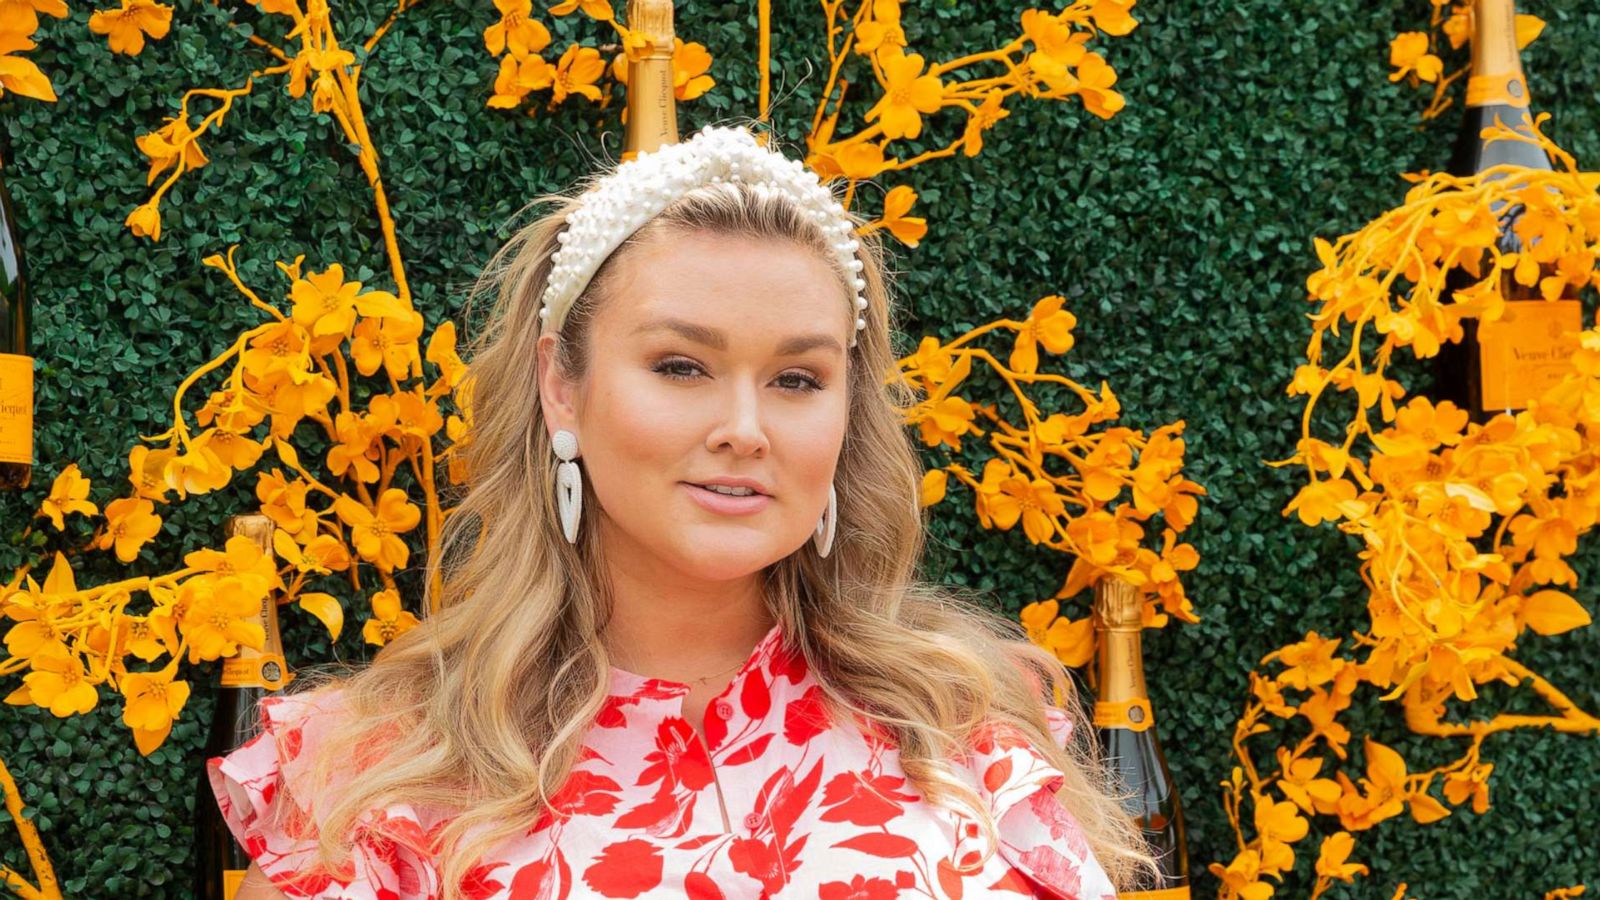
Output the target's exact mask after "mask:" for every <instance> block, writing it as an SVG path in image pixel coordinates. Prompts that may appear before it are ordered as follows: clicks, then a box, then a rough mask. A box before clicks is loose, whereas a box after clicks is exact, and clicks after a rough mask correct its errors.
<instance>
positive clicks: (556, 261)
mask: <svg viewBox="0 0 1600 900" xmlns="http://www.w3.org/2000/svg"><path fill="white" fill-rule="evenodd" d="M723 181H728V182H744V183H746V184H749V185H750V187H751V188H752V189H753V190H754V191H755V192H756V193H757V194H758V195H760V196H762V197H767V196H768V195H769V194H771V193H774V192H777V193H783V194H787V195H788V196H790V197H792V198H793V199H794V200H795V202H796V203H797V204H799V206H800V207H801V208H802V209H804V210H805V211H806V214H807V215H809V216H810V217H811V219H812V221H814V222H816V223H817V226H818V227H819V228H821V229H823V231H824V232H825V233H826V234H827V236H828V243H829V245H830V246H831V247H832V248H833V252H834V255H835V256H836V257H837V258H838V261H839V265H840V267H841V268H842V269H843V270H844V271H846V272H849V273H850V278H851V282H852V285H853V287H854V290H855V310H854V311H855V313H856V327H855V331H854V332H851V334H850V346H852V347H854V346H855V345H856V334H857V333H859V332H860V331H861V330H862V329H863V328H866V327H867V320H866V319H864V318H862V317H861V315H860V313H861V312H863V311H864V310H866V308H867V298H866V296H865V295H863V293H862V291H864V290H865V289H866V287H867V283H866V281H865V280H864V279H862V277H861V270H862V269H863V268H864V267H865V264H864V263H862V261H861V260H859V259H857V258H856V250H857V249H858V248H859V246H860V245H859V244H858V243H857V242H856V240H855V238H854V237H852V235H853V233H854V229H855V226H854V225H853V224H852V223H851V222H850V220H848V219H846V218H845V217H844V207H843V206H841V205H840V204H839V201H838V200H835V199H834V197H833V192H832V191H830V190H828V189H827V188H826V187H823V186H822V183H821V181H820V180H819V179H818V178H817V176H816V173H814V172H812V171H811V170H809V169H807V168H806V167H805V166H804V165H803V164H802V163H801V162H800V160H798V159H789V158H787V157H785V156H784V155H782V154H781V153H777V152H774V151H772V150H768V149H766V148H765V147H762V146H761V145H760V144H758V143H756V139H755V136H754V135H753V134H751V133H750V131H749V130H747V129H744V128H729V127H718V126H712V125H707V126H706V127H704V128H702V129H700V131H699V132H697V133H696V134H695V135H694V137H692V138H690V139H689V140H687V141H680V142H678V143H675V144H665V145H663V146H662V147H661V148H660V149H658V150H654V151H651V152H647V153H640V154H638V155H637V156H635V157H634V158H633V159H630V160H628V161H627V162H624V163H622V164H621V165H619V166H617V168H616V171H615V172H613V173H611V174H609V175H607V176H605V177H604V178H603V179H601V180H600V182H599V183H598V184H597V185H596V186H595V187H594V188H592V189H590V190H589V191H588V192H587V193H586V194H585V195H584V197H583V203H582V205H581V206H579V207H578V208H577V209H575V210H573V211H572V213H571V215H569V216H568V217H567V223H566V225H567V227H566V229H565V230H563V231H562V232H561V233H560V234H557V235H556V241H557V243H559V244H560V245H561V246H560V247H558V248H556V251H555V252H554V253H552V254H551V256H550V260H551V262H552V263H553V266H552V268H551V270H550V279H549V283H548V284H547V285H546V287H545V291H544V297H543V305H542V306H541V308H540V309H539V318H540V320H541V321H542V323H543V329H544V330H545V331H559V330H560V328H561V325H562V323H563V322H564V321H565V320H566V317H567V310H568V309H570V308H571V306H572V303H573V301H575V300H576V299H577V298H578V295H579V294H582V293H583V289H584V288H585V287H586V286H587V285H588V284H589V279H591V278H593V277H594V273H595V272H596V271H598V270H599V268H600V265H601V263H603V262H605V260H606V257H608V256H610V255H611V254H612V252H613V251H615V250H616V249H617V248H618V247H620V246H622V242H623V241H625V240H627V239H628V237H629V236H630V235H632V234H633V233H634V232H635V231H637V230H639V228H640V227H641V226H643V225H644V223H645V222H647V221H649V220H650V219H651V218H653V217H654V216H656V215H657V214H659V213H660V212H661V211H662V210H664V209H666V208H667V206H668V205H669V204H670V203H671V202H672V201H673V200H675V199H677V197H678V196H679V195H680V194H682V193H684V192H685V191H687V190H689V189H691V188H695V187H699V186H700V185H703V184H719V183H721V182H723Z"/></svg>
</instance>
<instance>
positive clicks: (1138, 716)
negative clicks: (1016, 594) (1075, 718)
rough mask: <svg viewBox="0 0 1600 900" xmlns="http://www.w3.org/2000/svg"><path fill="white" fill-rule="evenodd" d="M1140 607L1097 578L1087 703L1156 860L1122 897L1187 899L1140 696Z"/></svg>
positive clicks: (1133, 597) (1173, 804)
mask: <svg viewBox="0 0 1600 900" xmlns="http://www.w3.org/2000/svg"><path fill="white" fill-rule="evenodd" d="M1143 605H1144V604H1143V602H1142V601H1141V600H1140V598H1139V594H1138V592H1137V591H1136V590H1135V589H1134V587H1133V585H1131V584H1129V583H1128V582H1126V581H1122V580H1120V579H1117V578H1110V577H1107V578H1104V579H1101V581H1100V582H1099V583H1098V584H1097V585H1095V612H1094V621H1095V628H1096V630H1097V631H1098V632H1099V633H1098V635H1097V651H1096V653H1097V656H1098V665H1097V672H1096V676H1097V677H1096V679H1095V681H1096V688H1095V691H1096V696H1095V704H1094V728H1095V736H1096V737H1097V738H1098V740H1099V742H1100V749H1101V751H1102V752H1103V753H1104V755H1105V759H1106V761H1107V762H1108V763H1109V764H1110V766H1111V768H1112V771H1114V772H1115V773H1116V775H1117V776H1118V779H1119V781H1120V783H1121V788H1122V790H1123V791H1124V792H1127V793H1131V794H1132V796H1131V797H1128V798H1126V799H1124V801H1123V808H1124V809H1125V810H1127V812H1128V814H1129V815H1131V816H1133V819H1134V822H1135V823H1136V824H1137V825H1138V826H1139V828H1140V829H1142V830H1143V831H1144V835H1145V839H1146V840H1147V841H1149V843H1150V847H1151V849H1153V850H1154V851H1155V852H1156V853H1157V855H1158V856H1159V859H1158V863H1159V864H1160V867H1161V875H1160V877H1159V878H1158V879H1157V880H1156V881H1155V883H1146V884H1142V885H1140V887H1139V889H1137V890H1133V891H1124V892H1122V893H1121V894H1119V895H1118V896H1119V897H1124V898H1127V897H1137V898H1140V900H1189V851H1188V847H1187V845H1186V844H1185V840H1184V829H1183V810H1182V808H1181V807H1180V806H1179V803H1178V792H1177V790H1176V789H1175V788H1174V787H1173V784H1172V774H1171V773H1170V772H1169V771H1168V770H1167V758H1166V756H1165V755H1163V754H1162V752H1161V742H1160V741H1159V740H1157V739H1156V732H1155V716H1154V714H1153V713H1152V712H1151V709H1150V696H1149V694H1148V693H1146V691H1145V684H1144V658H1143V651H1142V649H1141V647H1140V633H1141V632H1142V631H1143V629H1144V616H1143V612H1144V611H1143Z"/></svg>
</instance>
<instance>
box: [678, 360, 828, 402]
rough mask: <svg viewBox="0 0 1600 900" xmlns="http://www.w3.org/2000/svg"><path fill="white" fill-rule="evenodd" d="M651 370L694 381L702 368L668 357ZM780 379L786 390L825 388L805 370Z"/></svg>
mask: <svg viewBox="0 0 1600 900" xmlns="http://www.w3.org/2000/svg"><path fill="white" fill-rule="evenodd" d="M650 371H652V372H655V373H657V374H660V375H664V376H666V377H667V378H671V379H672V380H674V381H693V380H694V379H695V377H696V376H695V373H698V372H701V371H702V370H701V368H700V366H699V365H697V364H695V363H692V362H689V361H688V360H684V359H668V360H662V361H661V362H659V363H656V364H655V365H654V366H653V367H651V369H650ZM778 380H779V381H781V382H785V387H784V390H786V391H789V392H791V393H796V394H809V393H811V392H813V391H820V390H822V388H823V384H822V382H820V381H818V380H817V379H815V378H813V377H811V376H810V375H807V374H805V373H803V372H785V373H783V374H782V375H779V376H778Z"/></svg>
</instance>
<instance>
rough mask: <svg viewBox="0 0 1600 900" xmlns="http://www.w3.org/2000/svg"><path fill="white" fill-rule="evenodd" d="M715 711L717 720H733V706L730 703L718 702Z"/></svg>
mask: <svg viewBox="0 0 1600 900" xmlns="http://www.w3.org/2000/svg"><path fill="white" fill-rule="evenodd" d="M716 709H717V718H719V719H731V718H733V704H732V703H729V702H728V701H726V700H718V701H717V706H716Z"/></svg>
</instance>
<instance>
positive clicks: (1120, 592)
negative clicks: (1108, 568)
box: [1094, 576, 1144, 631]
mask: <svg viewBox="0 0 1600 900" xmlns="http://www.w3.org/2000/svg"><path fill="white" fill-rule="evenodd" d="M1094 594H1095V597H1094V615H1095V619H1096V620H1097V621H1096V624H1098V625H1099V626H1100V627H1101V628H1103V629H1105V630H1106V631H1141V630H1143V628H1144V601H1143V600H1142V599H1141V598H1140V597H1139V591H1138V589H1137V588H1135V587H1134V586H1133V585H1131V584H1129V583H1128V582H1126V581H1123V580H1122V579H1120V578H1116V577H1112V576H1107V577H1105V578H1102V579H1100V581H1099V583H1097V584H1096V585H1095V588H1094Z"/></svg>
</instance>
